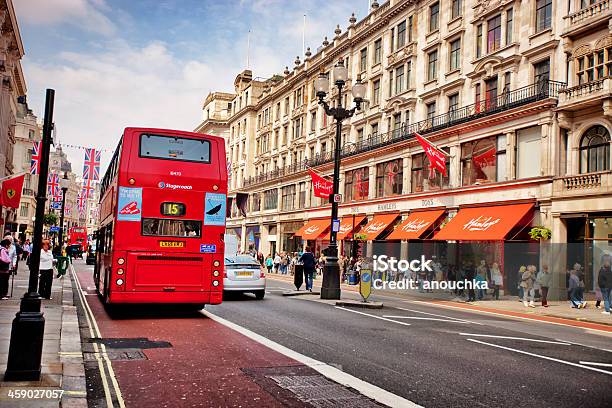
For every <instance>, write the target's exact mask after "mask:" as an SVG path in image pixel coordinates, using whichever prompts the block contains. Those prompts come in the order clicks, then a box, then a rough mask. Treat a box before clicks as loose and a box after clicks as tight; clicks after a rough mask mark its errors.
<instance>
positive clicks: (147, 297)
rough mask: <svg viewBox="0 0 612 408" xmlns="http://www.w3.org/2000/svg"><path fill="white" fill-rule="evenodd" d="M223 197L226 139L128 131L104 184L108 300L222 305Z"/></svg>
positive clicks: (101, 286)
mask: <svg viewBox="0 0 612 408" xmlns="http://www.w3.org/2000/svg"><path fill="white" fill-rule="evenodd" d="M226 196H227V167H226V160H225V143H224V140H223V139H222V138H220V137H215V136H209V135H202V134H198V133H191V132H181V131H176V130H166V129H145V128H126V129H125V131H124V133H123V136H122V138H121V141H120V142H119V145H118V146H117V149H116V150H115V153H114V155H113V158H112V160H111V163H110V165H109V167H108V170H107V172H106V174H105V176H104V178H103V180H102V184H101V192H100V224H99V225H100V227H99V230H98V233H97V235H96V237H97V238H96V239H97V245H96V248H97V259H96V265H95V268H94V281H95V283H96V288H97V290H98V294H99V295H100V296H101V297H102V299H103V300H104V303H106V304H109V303H185V304H194V305H204V304H207V303H212V304H217V303H221V300H222V296H223V268H224V264H223V253H224V244H223V233H224V232H225V211H226Z"/></svg>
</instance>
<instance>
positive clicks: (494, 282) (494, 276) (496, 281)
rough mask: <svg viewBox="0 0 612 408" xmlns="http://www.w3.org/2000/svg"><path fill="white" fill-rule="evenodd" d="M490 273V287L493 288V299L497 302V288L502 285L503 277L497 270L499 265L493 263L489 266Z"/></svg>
mask: <svg viewBox="0 0 612 408" xmlns="http://www.w3.org/2000/svg"><path fill="white" fill-rule="evenodd" d="M489 272H490V273H491V286H493V297H494V298H495V300H499V288H501V287H502V285H503V284H504V277H503V275H502V273H501V271H500V270H499V264H498V263H497V262H493V263H492V264H491V269H490V270H489Z"/></svg>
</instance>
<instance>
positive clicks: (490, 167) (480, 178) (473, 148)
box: [461, 135, 506, 186]
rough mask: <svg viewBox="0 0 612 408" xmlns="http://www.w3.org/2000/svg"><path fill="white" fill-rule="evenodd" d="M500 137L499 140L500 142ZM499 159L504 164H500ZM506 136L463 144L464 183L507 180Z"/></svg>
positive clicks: (472, 183)
mask: <svg viewBox="0 0 612 408" xmlns="http://www.w3.org/2000/svg"><path fill="white" fill-rule="evenodd" d="M498 139H499V142H498ZM499 161H503V162H504V163H503V164H500V165H498V162H499ZM505 161H506V136H505V135H500V136H491V137H487V138H484V139H480V140H476V141H472V142H467V143H463V144H462V145H461V179H462V185H464V186H470V185H474V184H481V183H488V182H492V181H497V180H505V177H506V170H505Z"/></svg>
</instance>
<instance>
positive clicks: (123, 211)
mask: <svg viewBox="0 0 612 408" xmlns="http://www.w3.org/2000/svg"><path fill="white" fill-rule="evenodd" d="M117 204H118V208H119V211H118V214H117V221H140V218H141V216H142V188H140V187H119V200H118V203H117Z"/></svg>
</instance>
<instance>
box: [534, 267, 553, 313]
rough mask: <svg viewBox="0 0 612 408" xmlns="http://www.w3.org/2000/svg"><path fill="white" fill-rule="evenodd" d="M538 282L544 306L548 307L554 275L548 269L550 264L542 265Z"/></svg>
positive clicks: (537, 277) (537, 278)
mask: <svg viewBox="0 0 612 408" xmlns="http://www.w3.org/2000/svg"><path fill="white" fill-rule="evenodd" d="M536 282H537V283H538V285H539V286H540V295H541V296H540V297H541V300H542V306H544V307H548V299H547V298H548V288H550V285H551V283H552V275H551V273H550V272H549V270H548V265H543V266H542V270H541V271H540V272H538V275H537V276H536Z"/></svg>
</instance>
